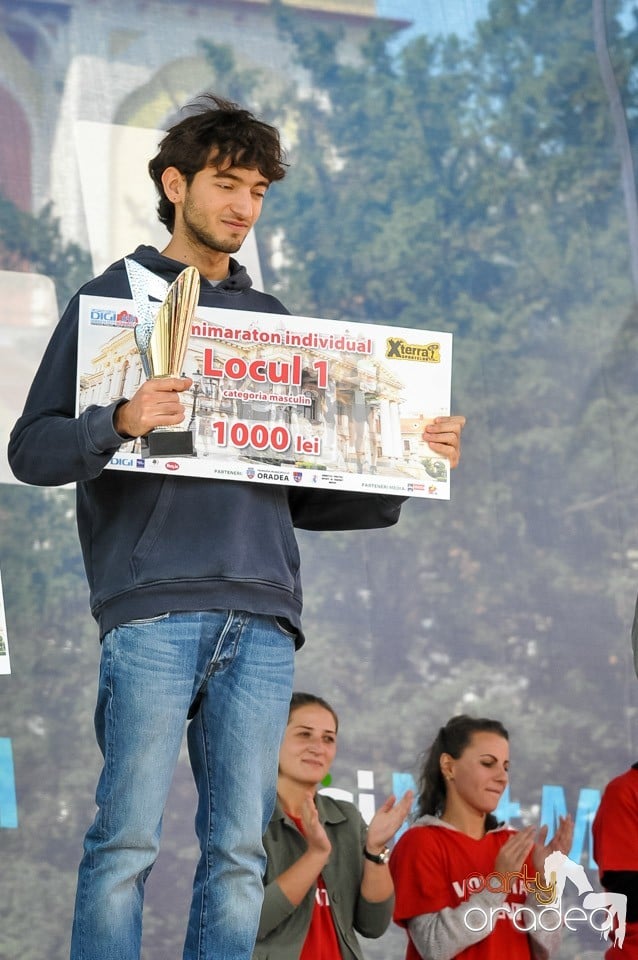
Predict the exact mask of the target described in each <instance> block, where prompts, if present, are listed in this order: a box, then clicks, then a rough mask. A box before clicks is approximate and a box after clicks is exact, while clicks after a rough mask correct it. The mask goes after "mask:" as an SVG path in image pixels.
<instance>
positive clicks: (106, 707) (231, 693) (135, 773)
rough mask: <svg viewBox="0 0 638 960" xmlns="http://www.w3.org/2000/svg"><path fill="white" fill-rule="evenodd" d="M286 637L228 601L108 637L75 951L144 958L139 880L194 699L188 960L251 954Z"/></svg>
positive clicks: (82, 957)
mask: <svg viewBox="0 0 638 960" xmlns="http://www.w3.org/2000/svg"><path fill="white" fill-rule="evenodd" d="M293 641H294V638H293V637H292V636H291V635H290V634H288V633H287V632H286V631H285V630H284V629H283V628H282V627H281V626H280V624H279V623H278V622H277V621H276V620H275V619H274V618H273V617H266V616H255V615H253V614H248V613H243V612H237V611H230V612H228V611H208V612H203V613H172V614H166V615H164V616H161V617H157V618H154V619H151V620H142V621H134V622H132V623H128V624H124V625H122V626H119V627H116V628H115V629H114V630H111V631H110V632H109V633H108V634H107V635H106V636H105V638H104V641H103V647H102V660H101V665H100V684H99V692H98V702H97V708H96V712H95V729H96V734H97V740H98V743H99V746H100V749H101V751H102V753H103V755H104V767H103V770H102V774H101V776H100V780H99V783H98V787H97V793H96V802H97V806H98V812H97V815H96V818H95V821H94V823H93V825H92V826H91V827H90V828H89V830H88V832H87V835H86V838H85V841H84V856H83V858H82V862H81V863H80V869H79V876H78V888H77V896H76V904H75V917H74V922H73V934H72V940H71V960H138V958H139V956H140V950H141V939H142V906H143V901H144V882H145V880H146V878H147V877H148V875H149V873H150V871H151V868H152V866H153V863H154V862H155V859H156V857H157V854H158V851H159V839H160V832H161V825H162V814H163V811H164V806H165V803H166V798H167V795H168V791H169V787H170V783H171V780H172V777H173V772H174V770H175V765H176V763H177V758H178V755H179V750H180V745H181V742H182V737H183V733H184V724H185V722H186V717H187V714H188V711H189V707H190V706H191V705H192V704H193V703H197V704H198V708H197V713H196V714H195V716H194V718H193V719H192V720H191V722H190V725H189V728H188V747H189V753H190V758H191V766H192V770H193V776H194V778H195V783H196V785H197V791H198V796H199V802H198V809H197V815H196V821H195V826H196V830H197V835H198V838H199V843H200V848H201V857H200V860H199V863H198V866H197V870H196V874H195V882H194V887H193V900H192V904H191V911H190V917H189V921H188V929H187V934H186V943H185V946H184V960H213V958H214V960H250V957H251V955H252V950H253V946H254V942H255V937H256V933H257V926H258V923H259V915H260V910H261V903H262V897H263V890H262V875H263V872H264V866H265V854H264V850H263V846H262V842H261V838H262V836H263V833H264V832H265V829H266V826H267V825H268V821H269V819H270V816H271V813H272V810H273V807H274V802H275V796H276V787H277V758H278V752H279V744H280V741H281V736H282V734H283V731H284V728H285V725H286V721H287V717H288V706H289V703H290V694H291V689H292V676H293V655H294V642H293Z"/></svg>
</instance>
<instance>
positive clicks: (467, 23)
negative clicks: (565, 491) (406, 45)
mask: <svg viewBox="0 0 638 960" xmlns="http://www.w3.org/2000/svg"><path fill="white" fill-rule="evenodd" d="M487 6H488V0H377V13H378V14H379V15H380V16H382V17H396V18H397V19H398V20H412V21H413V23H414V27H413V28H412V29H411V30H409V31H408V30H406V31H405V32H404V33H403V34H402V35H401V38H402V40H404V41H405V40H406V39H410V38H411V37H412V36H414V35H416V34H417V33H426V34H428V35H429V36H436V35H437V34H443V33H456V34H457V35H458V36H460V37H467V36H468V34H469V33H471V31H472V28H473V26H474V24H475V22H476V21H477V20H478V19H479V18H480V17H483V16H485V14H486V12H487Z"/></svg>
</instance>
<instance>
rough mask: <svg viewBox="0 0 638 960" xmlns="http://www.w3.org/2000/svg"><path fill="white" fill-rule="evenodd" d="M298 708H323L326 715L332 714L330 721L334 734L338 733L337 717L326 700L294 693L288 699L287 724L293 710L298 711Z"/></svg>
mask: <svg viewBox="0 0 638 960" xmlns="http://www.w3.org/2000/svg"><path fill="white" fill-rule="evenodd" d="M299 707H323V709H324V710H327V711H328V713H331V714H332V719H333V720H334V722H335V733H336V732H337V731H338V729H339V717H338V716H337V712H336V710H334V708H333V707H331V706H330V704H329V703H328V702H327V700H324V699H323V697H318V696H317V695H316V693H303V692H301V691H295V693H293V695H292V697H291V698H290V709H289V710H288V723H290V720H291V718H292V715H293V713H294V712H295V710H298V709H299Z"/></svg>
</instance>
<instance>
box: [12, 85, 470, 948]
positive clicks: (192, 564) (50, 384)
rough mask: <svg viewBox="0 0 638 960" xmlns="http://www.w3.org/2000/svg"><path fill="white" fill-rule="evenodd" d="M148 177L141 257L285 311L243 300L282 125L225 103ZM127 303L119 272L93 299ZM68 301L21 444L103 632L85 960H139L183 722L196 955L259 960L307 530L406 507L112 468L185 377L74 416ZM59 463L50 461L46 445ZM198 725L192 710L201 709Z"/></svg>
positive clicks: (262, 297) (180, 409) (119, 268)
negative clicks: (152, 219)
mask: <svg viewBox="0 0 638 960" xmlns="http://www.w3.org/2000/svg"><path fill="white" fill-rule="evenodd" d="M149 170H150V173H151V176H152V178H153V180H154V182H155V184H156V186H157V189H158V192H159V195H160V202H159V207H158V213H159V217H160V220H161V221H162V222H163V223H164V224H165V225H166V226H167V228H168V230H169V232H170V233H171V239H170V241H169V243H168V246H167V247H166V248H165V250H164V251H163V252H162V253H159V252H158V251H157V250H155V249H154V248H152V247H139V248H138V249H137V250H136V251H135V252H134V253H133V254H132V255H131V257H132V259H134V260H136V261H137V262H138V263H139V264H141V265H142V266H144V267H145V268H146V269H148V270H150V271H151V272H153V273H155V274H157V275H159V276H160V277H162V278H163V279H164V280H166V281H168V282H169V283H170V282H172V281H173V280H174V279H175V278H176V277H177V275H178V274H179V273H180V272H181V271H182V270H183V269H184V267H185V266H186V265H191V266H195V267H196V268H197V269H198V270H199V272H200V274H201V281H202V282H201V293H200V304H201V305H203V306H211V307H223V308H227V309H236V310H252V311H261V312H266V313H286V312H287V311H286V309H285V307H284V306H283V305H282V304H281V303H280V302H279V301H278V300H276V299H275V298H274V297H271V296H268V295H267V294H263V293H258V292H256V291H254V290H252V288H251V281H250V279H249V277H248V275H247V274H246V271H245V270H244V268H243V267H241V266H240V265H239V264H238V263H237V262H236V261H235V260H233V259H232V258H231V256H230V254H232V253H235V252H236V251H237V250H238V249H239V248H240V247H241V244H242V242H243V240H244V238H245V237H246V234H247V233H248V231H249V230H250V228H251V227H252V226H253V224H254V223H255V222H256V221H257V219H258V217H259V214H260V212H261V206H262V203H263V199H264V196H265V194H266V191H267V189H268V187H269V185H270V184H271V183H272V182H273V181H277V180H281V179H282V178H283V176H284V173H285V165H284V159H283V154H282V150H281V146H280V141H279V136H278V133H277V131H276V130H275V129H274V128H273V127H271V126H269V125H268V124H265V123H263V122H261V121H260V120H258V119H257V118H255V117H254V116H253V115H252V114H250V113H249V112H248V111H246V110H243V109H241V108H239V107H238V106H236V105H235V104H232V103H228V102H226V101H223V100H221V99H219V98H217V97H211V98H208V99H207V100H206V102H204V103H203V104H202V105H201V106H200V109H199V110H198V112H196V113H194V114H192V115H190V116H187V117H186V119H184V120H182V121H180V122H179V123H177V124H176V125H175V126H174V127H172V128H171V129H170V130H169V131H168V133H167V135H166V136H165V138H164V139H163V140H162V142H161V144H160V149H159V153H158V154H157V156H156V157H155V158H154V159H153V160H152V161H151V162H150V164H149ZM79 293H84V294H91V295H93V296H108V297H127V298H128V297H130V289H129V283H128V279H127V272H126V268H125V264H124V261H119V262H117V263H115V264H113V265H112V266H111V267H109V268H108V269H107V270H106V271H105V273H104V274H103V275H102V276H100V277H97V278H96V279H94V280H92V281H91V282H90V283H88V284H87V285H86V286H85V287H83V288H82V290H81V291H79ZM79 293H78V294H77V295H76V296H75V297H74V298H73V300H72V301H71V303H70V304H69V306H68V308H67V310H66V311H65V313H64V315H63V317H62V319H61V320H60V323H59V325H58V327H57V328H56V330H55V332H54V334H53V336H52V339H51V342H50V344H49V346H48V348H47V351H46V353H45V356H44V358H43V360H42V364H41V366H40V369H39V371H38V373H37V374H36V377H35V380H34V383H33V386H32V388H31V391H30V393H29V397H28V399H27V403H26V406H25V410H24V413H23V415H22V417H21V418H20V419H19V420H18V422H17V424H16V426H15V428H14V430H13V432H12V435H11V441H10V446H9V459H10V463H11V466H12V469H13V471H14V473H15V475H16V477H18V479H20V480H23V481H25V482H27V483H34V484H41V485H51V484H63V483H68V482H71V481H75V482H76V483H77V518H78V529H79V534H80V541H81V545H82V551H83V556H84V562H85V566H86V572H87V577H88V581H89V586H90V592H91V610H92V613H93V615H94V617H95V618H96V620H97V622H98V625H99V629H100V637H101V640H102V657H101V666H100V680H99V692H98V702H97V709H96V715H95V726H96V733H97V739H98V743H99V746H100V749H101V751H102V753H103V755H104V767H103V771H102V774H101V777H100V781H99V784H98V788H97V805H98V811H97V815H96V818H95V821H94V823H93V825H92V826H91V827H90V828H89V830H88V832H87V835H86V838H85V844H84V857H83V859H82V862H81V864H80V870H79V879H78V890H77V898H76V907H75V920H74V925H73V936H72V945H71V957H72V960H104V958H106V957H108V958H109V960H137V958H139V955H140V943H141V927H142V903H143V896H144V882H145V880H146V878H147V876H148V874H149V872H150V870H151V868H152V866H153V863H154V861H155V859H156V857H157V853H158V848H159V836H160V827H161V818H162V813H163V810H164V805H165V802H166V797H167V794H168V790H169V786H170V783H171V779H172V776H173V772H174V769H175V764H176V762H177V757H178V753H179V748H180V743H181V740H182V735H183V730H184V725H185V722H186V720H187V717H189V716H192V719H191V721H190V724H189V727H188V746H189V753H190V759H191V765H192V768H193V775H194V778H195V782H196V785H197V790H198V797H199V802H198V810H197V817H196V829H197V834H198V838H199V842H200V846H201V858H200V861H199V864H198V866H197V871H196V875H195V881H194V890H193V901H192V905H191V912H190V918H189V923H188V930H187V935H186V944H185V947H184V958H185V960H196V958H197V960H204V958H207V960H210V958H212V957H214V958H215V960H248V958H250V956H251V953H252V949H253V945H254V941H255V935H256V930H257V925H258V922H259V914H260V908H261V901H262V896H263V891H262V875H263V872H264V852H263V847H262V843H261V838H262V835H263V833H264V831H265V828H266V826H267V824H268V821H269V818H270V815H271V813H272V810H273V806H274V801H275V788H276V776H277V753H278V749H279V743H280V740H281V736H282V732H283V730H284V728H285V725H286V719H287V715H288V705H289V702H290V694H291V688H292V673H293V653H294V649H295V646H299V645H300V644H301V643H302V642H303V635H302V632H301V585H300V577H299V554H298V549H297V544H296V540H295V535H294V527H295V526H297V527H303V528H306V529H317V530H327V529H353V528H366V527H383V526H387V525H390V524H393V523H395V522H396V521H397V519H398V517H399V511H400V504H401V498H396V497H387V496H372V495H357V494H347V493H337V494H334V493H330V492H323V491H315V490H308V491H306V490H302V489H292V488H290V489H289V488H287V487H278V486H272V487H271V486H267V485H262V484H259V485H253V484H249V483H237V482H232V481H222V480H208V479H198V478H190V477H180V478H179V479H177V478H174V477H172V476H166V477H165V476H157V475H148V474H147V475H144V474H142V475H140V474H135V475H133V474H131V473H126V472H122V473H120V472H117V471H109V470H107V471H104V467H105V466H106V465H107V464H108V462H109V460H110V459H111V457H112V456H113V455H114V454H115V452H116V451H117V449H118V447H119V446H120V445H121V444H122V443H124V442H126V441H128V440H130V439H131V438H134V437H140V436H144V435H145V434H147V433H148V432H149V431H150V430H151V429H153V428H154V427H157V426H175V425H178V424H180V423H181V422H182V420H183V418H184V406H183V404H182V403H181V401H180V394H181V393H182V392H183V391H184V390H186V389H188V387H189V386H190V384H191V381H190V379H189V378H187V377H169V378H166V379H162V380H147V381H146V382H144V383H143V384H142V385H141V386H140V387H139V389H138V390H137V391H136V392H135V394H134V395H133V396H131V397H121V398H118V399H117V400H116V401H115V402H113V403H110V404H108V405H106V406H92V407H89V408H88V409H86V410H85V411H83V413H82V414H81V415H80V416H79V417H77V418H76V417H75V393H76V385H75V380H76V354H77V327H78V297H79ZM463 422H464V421H463V418H462V417H456V418H455V417H450V418H439V421H438V422H437V423H435V424H434V425H433V428H432V432H431V439H430V443H431V445H432V447H433V449H434V450H435V451H436V452H437V453H439V454H442V455H444V456H448V457H449V458H450V461H451V463H452V465H455V464H456V463H457V462H458V455H459V437H460V432H461V429H462V426H463ZM43 451H46V454H43ZM193 714H194V715H193Z"/></svg>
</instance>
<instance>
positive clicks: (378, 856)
mask: <svg viewBox="0 0 638 960" xmlns="http://www.w3.org/2000/svg"><path fill="white" fill-rule="evenodd" d="M363 855H364V857H365V858H366V860H371V861H372V862H373V863H388V862H389V860H390V851H389V849H388V848H387V847H384V848H383V850H382V851H381V853H370V851H369V850H366V848H365V847H364V848H363Z"/></svg>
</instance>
